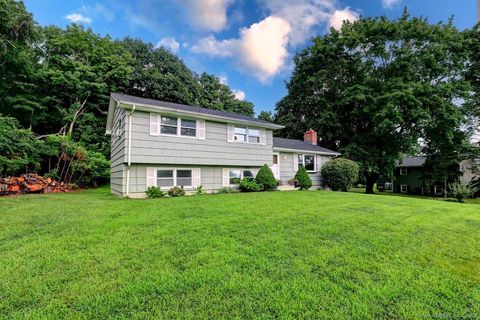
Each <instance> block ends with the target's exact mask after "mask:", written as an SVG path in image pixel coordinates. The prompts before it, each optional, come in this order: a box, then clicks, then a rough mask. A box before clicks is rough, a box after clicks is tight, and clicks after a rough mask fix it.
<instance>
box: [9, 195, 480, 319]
mask: <svg viewBox="0 0 480 320" xmlns="http://www.w3.org/2000/svg"><path fill="white" fill-rule="evenodd" d="M0 317H2V318H5V319H7V318H8V319H25V318H27V319H28V318H31V319H37V318H45V319H76V318H79V319H107V318H129V319H143V318H145V319H148V318H155V319H173V318H177V319H189V318H191V319H193V318H195V319H199V318H204V319H212V318H249V319H253V318H260V319H271V318H291V319H294V318H295V319H297V318H306V319H341V318H348V319H378V318H386V319H400V318H402V319H418V318H424V319H425V318H431V317H437V318H442V319H445V318H448V319H450V318H471V319H474V318H479V317H480V206H479V205H471V204H458V203H451V202H445V201H434V200H424V199H415V198H405V197H392V196H381V195H364V194H354V193H335V192H322V191H308V192H300V191H297V192H271V193H254V194H245V193H242V194H226V195H208V196H201V197H185V198H172V199H158V200H125V199H118V198H116V197H114V196H112V195H110V194H109V190H108V189H107V188H100V189H97V190H87V191H84V192H81V193H70V194H52V195H30V196H22V197H13V198H12V197H11V198H0Z"/></svg>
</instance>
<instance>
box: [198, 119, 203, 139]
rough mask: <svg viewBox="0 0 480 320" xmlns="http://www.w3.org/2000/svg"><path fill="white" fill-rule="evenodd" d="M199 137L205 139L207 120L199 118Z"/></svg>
mask: <svg viewBox="0 0 480 320" xmlns="http://www.w3.org/2000/svg"><path fill="white" fill-rule="evenodd" d="M197 137H198V139H200V140H205V120H197Z"/></svg>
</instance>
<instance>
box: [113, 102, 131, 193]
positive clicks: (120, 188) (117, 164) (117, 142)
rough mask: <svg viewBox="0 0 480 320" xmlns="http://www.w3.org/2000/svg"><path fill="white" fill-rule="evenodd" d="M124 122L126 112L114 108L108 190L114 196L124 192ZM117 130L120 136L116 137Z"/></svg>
mask: <svg viewBox="0 0 480 320" xmlns="http://www.w3.org/2000/svg"><path fill="white" fill-rule="evenodd" d="M118 120H121V122H122V125H121V127H119V126H118ZM126 120H127V119H126V112H125V111H124V110H123V109H120V108H115V113H114V117H113V127H112V135H111V149H110V171H111V173H110V188H111V190H112V193H115V194H122V193H123V192H124V191H125V183H126V182H125V165H124V162H125V155H126V150H125V146H126V137H125V135H126V130H125V127H126ZM117 130H119V131H120V132H118V133H120V135H117Z"/></svg>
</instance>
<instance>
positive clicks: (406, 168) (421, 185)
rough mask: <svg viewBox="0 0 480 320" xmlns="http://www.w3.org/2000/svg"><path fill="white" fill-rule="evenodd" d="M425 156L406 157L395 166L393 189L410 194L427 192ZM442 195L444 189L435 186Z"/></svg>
mask: <svg viewBox="0 0 480 320" xmlns="http://www.w3.org/2000/svg"><path fill="white" fill-rule="evenodd" d="M424 166H425V157H405V158H403V159H402V160H401V161H400V162H399V163H398V164H397V165H396V167H395V174H394V176H395V179H394V181H393V191H394V192H398V193H409V194H426V193H427V192H426V191H427V190H426V189H425V180H424V178H423V176H424ZM434 189H435V190H434V192H435V191H436V192H437V193H439V195H441V194H442V193H441V192H442V190H441V189H440V188H439V187H438V188H437V187H436V188H434Z"/></svg>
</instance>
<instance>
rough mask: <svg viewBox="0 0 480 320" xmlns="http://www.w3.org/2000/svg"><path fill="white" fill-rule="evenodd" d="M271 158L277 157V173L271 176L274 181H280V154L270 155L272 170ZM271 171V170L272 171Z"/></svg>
mask: <svg viewBox="0 0 480 320" xmlns="http://www.w3.org/2000/svg"><path fill="white" fill-rule="evenodd" d="M273 156H277V170H276V171H277V173H276V174H275V172H273V175H274V176H275V179H280V152H274V153H273V155H272V166H271V167H270V169H271V170H272V167H273V166H274V165H275V164H274V163H273ZM272 171H273V170H272Z"/></svg>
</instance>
